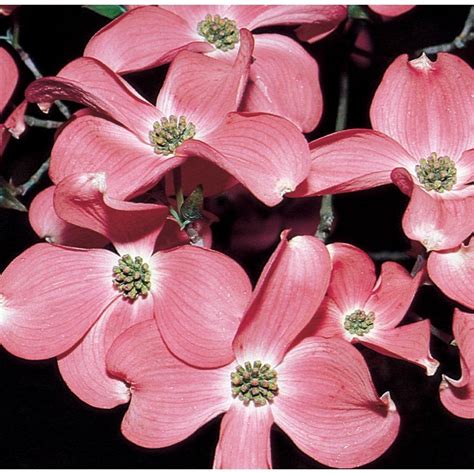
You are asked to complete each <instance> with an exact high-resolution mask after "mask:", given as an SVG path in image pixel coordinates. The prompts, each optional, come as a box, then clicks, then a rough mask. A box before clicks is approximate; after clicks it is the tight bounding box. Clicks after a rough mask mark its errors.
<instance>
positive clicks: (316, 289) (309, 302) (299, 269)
mask: <svg viewBox="0 0 474 474" xmlns="http://www.w3.org/2000/svg"><path fill="white" fill-rule="evenodd" d="M287 233H288V231H285V232H283V233H282V241H281V243H280V245H279V246H278V247H277V249H276V250H275V252H273V255H272V256H271V257H270V260H269V261H268V263H267V264H266V265H265V268H264V269H263V272H262V274H261V276H260V278H259V280H258V283H257V286H256V288H255V291H254V294H253V297H252V300H251V302H250V304H249V306H248V309H247V312H246V315H245V318H244V320H243V322H242V324H241V326H240V327H239V331H238V333H237V336H236V338H235V340H234V349H235V353H236V357H237V359H238V360H239V361H240V362H244V361H247V360H261V361H263V362H266V363H269V364H271V365H275V364H277V363H278V362H280V360H281V359H282V358H283V356H284V355H285V352H286V351H287V349H288V347H289V345H290V344H291V343H292V342H293V339H295V337H296V336H297V335H298V333H299V332H300V331H301V330H302V329H303V328H304V327H305V326H306V324H308V322H309V321H310V320H311V318H312V316H313V315H314V313H315V312H316V310H317V308H318V306H319V304H320V303H321V301H322V299H323V297H324V294H325V292H326V289H327V286H328V283H329V277H330V272H331V262H330V259H329V255H328V253H327V251H326V248H325V246H324V245H323V244H322V243H321V241H320V240H318V239H316V238H315V237H311V236H299V237H294V238H293V239H291V240H290V241H287Z"/></svg>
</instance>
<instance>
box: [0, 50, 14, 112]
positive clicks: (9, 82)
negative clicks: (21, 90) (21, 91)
mask: <svg viewBox="0 0 474 474" xmlns="http://www.w3.org/2000/svg"><path fill="white" fill-rule="evenodd" d="M0 81H1V83H0V114H1V113H2V112H3V109H4V108H5V107H6V105H7V104H8V102H9V101H10V98H11V96H12V94H13V92H14V91H15V88H16V85H17V82H18V68H17V66H16V62H15V60H14V59H13V58H12V57H11V55H10V53H9V52H8V51H7V50H6V49H5V48H2V47H0Z"/></svg>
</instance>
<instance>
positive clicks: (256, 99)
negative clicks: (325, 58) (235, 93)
mask: <svg viewBox="0 0 474 474" xmlns="http://www.w3.org/2000/svg"><path fill="white" fill-rule="evenodd" d="M254 38H255V50H254V57H255V62H253V63H252V66H251V68H250V76H249V82H248V85H247V88H246V89H245V94H244V100H243V103H242V106H241V110H243V111H246V112H267V113H271V114H275V115H280V116H281V117H284V118H286V119H288V120H290V121H291V122H293V123H294V124H295V125H296V126H297V127H298V128H299V129H300V130H301V131H303V132H310V131H311V130H313V129H314V128H315V127H316V125H317V124H318V123H319V120H320V118H321V115H322V112H323V97H322V94H321V89H320V86H319V70H318V65H317V63H316V61H315V60H314V59H313V58H312V57H311V56H310V55H309V54H308V53H307V52H306V51H305V50H304V49H303V48H302V47H301V46H300V45H299V44H298V43H296V42H295V41H293V40H292V39H290V38H287V37H286V36H282V35H271V34H267V35H255V36H254Z"/></svg>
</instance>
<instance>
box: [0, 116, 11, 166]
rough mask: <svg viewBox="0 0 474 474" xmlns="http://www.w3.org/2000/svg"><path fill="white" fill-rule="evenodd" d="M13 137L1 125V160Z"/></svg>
mask: <svg viewBox="0 0 474 474" xmlns="http://www.w3.org/2000/svg"><path fill="white" fill-rule="evenodd" d="M10 138H11V135H10V133H9V132H8V130H7V129H6V128H5V126H4V125H3V124H0V158H1V157H2V155H3V152H4V150H5V147H6V146H7V144H8V142H9V141H10Z"/></svg>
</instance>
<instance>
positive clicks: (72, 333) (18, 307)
mask: <svg viewBox="0 0 474 474" xmlns="http://www.w3.org/2000/svg"><path fill="white" fill-rule="evenodd" d="M116 261H117V255H116V254H114V253H112V252H109V251H107V250H82V249H77V248H69V247H57V246H55V245H51V244H36V245H33V246H32V247H30V248H29V249H28V250H26V251H25V252H23V253H22V254H21V255H19V256H18V257H17V258H16V259H15V260H13V262H11V263H10V265H9V266H8V267H7V268H6V269H5V271H4V273H3V275H2V276H1V283H2V284H1V292H2V295H3V300H4V306H5V308H6V314H7V315H6V317H5V318H3V320H2V322H1V324H0V332H1V341H2V344H3V345H4V346H5V348H6V349H7V350H8V351H9V352H11V353H12V354H15V355H16V356H18V357H23V358H25V359H47V358H49V357H54V356H57V355H59V354H61V353H63V352H65V351H66V350H68V349H70V348H71V347H72V346H73V345H74V344H75V343H76V342H77V341H78V340H79V339H81V337H82V336H83V335H84V334H85V333H86V332H87V330H88V329H89V328H90V327H91V326H92V325H93V324H94V322H95V321H96V320H97V319H98V318H99V316H100V315H101V314H102V313H103V312H104V310H105V309H106V308H107V307H108V306H109V305H110V304H111V303H112V302H113V300H114V299H116V298H118V296H119V294H118V293H117V292H116V291H115V290H114V288H113V284H112V275H113V273H112V268H113V266H114V265H115V264H116Z"/></svg>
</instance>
